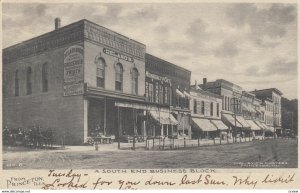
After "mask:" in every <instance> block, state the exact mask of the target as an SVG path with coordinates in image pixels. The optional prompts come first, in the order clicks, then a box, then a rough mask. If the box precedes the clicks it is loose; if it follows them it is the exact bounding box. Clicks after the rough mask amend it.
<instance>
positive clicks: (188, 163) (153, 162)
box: [3, 139, 298, 169]
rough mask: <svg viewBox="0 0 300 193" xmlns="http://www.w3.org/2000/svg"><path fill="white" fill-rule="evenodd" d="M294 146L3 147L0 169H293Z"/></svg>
mask: <svg viewBox="0 0 300 193" xmlns="http://www.w3.org/2000/svg"><path fill="white" fill-rule="evenodd" d="M297 147H298V144H297V139H267V140H263V141H252V142H245V143H237V144H228V145H227V144H224V145H215V146H202V147H193V148H188V149H178V150H164V151H147V150H141V149H137V150H136V151H133V150H110V149H106V150H101V147H100V149H99V151H95V148H94V147H92V146H73V147H72V148H71V149H68V148H66V149H65V150H32V151H28V150H26V151H24V150H23V151H21V150H20V151H16V150H14V149H13V148H11V149H9V148H6V149H4V151H3V169H71V168H72V169H111V168H115V169H118V168H120V169H133V168H135V169H150V168H241V167H249V168H257V167H259V168H270V167H279V168H296V167H297V165H298V163H297V159H298V153H297V152H298V151H297ZM255 163H256V165H255ZM257 164H258V165H257Z"/></svg>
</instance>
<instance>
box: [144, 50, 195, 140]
mask: <svg viewBox="0 0 300 193" xmlns="http://www.w3.org/2000/svg"><path fill="white" fill-rule="evenodd" d="M145 58H146V65H145V68H146V73H145V76H146V78H145V90H146V93H145V96H146V101H147V103H148V104H149V105H152V106H156V107H157V108H158V109H166V110H161V111H160V113H159V112H150V113H148V114H147V115H149V117H150V119H148V121H147V124H146V125H147V128H149V127H150V130H149V132H150V133H149V134H150V135H158V134H159V135H162V134H163V135H166V134H168V135H170V134H171V135H173V136H176V137H178V138H180V137H186V138H191V120H190V110H189V88H190V76H191V72H190V71H188V70H186V69H184V68H182V67H179V66H177V65H175V64H172V63H170V62H167V61H165V60H162V59H160V58H157V57H155V56H152V55H150V54H147V53H146V57H145ZM159 114H161V115H162V116H161V117H163V116H165V117H170V118H169V120H170V121H168V122H170V123H169V124H167V123H165V122H162V121H161V120H160V119H158V117H159V116H158V115H159ZM175 120H176V122H175ZM153 128H155V129H153ZM147 130H148V129H147ZM160 130H161V132H160Z"/></svg>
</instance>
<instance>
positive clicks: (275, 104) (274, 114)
mask: <svg viewBox="0 0 300 193" xmlns="http://www.w3.org/2000/svg"><path fill="white" fill-rule="evenodd" d="M277 104H278V103H277V102H275V103H274V106H273V127H274V134H273V138H274V139H275V134H276V125H275V124H276V115H277V114H278V113H277V112H275V109H276V107H277Z"/></svg>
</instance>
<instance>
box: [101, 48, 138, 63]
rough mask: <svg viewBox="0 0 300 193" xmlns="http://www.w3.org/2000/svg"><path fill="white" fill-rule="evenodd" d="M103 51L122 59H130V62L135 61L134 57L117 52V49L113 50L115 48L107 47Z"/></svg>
mask: <svg viewBox="0 0 300 193" xmlns="http://www.w3.org/2000/svg"><path fill="white" fill-rule="evenodd" d="M103 53H105V54H107V55H110V56H114V57H116V58H120V59H122V60H125V61H128V62H133V61H134V60H133V57H130V56H126V55H124V54H121V53H119V52H116V51H113V50H110V49H107V48H103Z"/></svg>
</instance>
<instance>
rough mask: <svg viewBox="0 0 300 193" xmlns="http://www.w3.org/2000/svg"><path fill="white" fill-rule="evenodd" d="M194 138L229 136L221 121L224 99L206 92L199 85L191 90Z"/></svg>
mask: <svg viewBox="0 0 300 193" xmlns="http://www.w3.org/2000/svg"><path fill="white" fill-rule="evenodd" d="M190 109H191V111H192V113H191V118H192V131H193V138H203V137H204V138H215V137H222V138H225V136H227V132H228V127H227V126H226V125H225V124H224V123H223V122H222V120H221V110H222V97H221V96H220V95H217V94H214V93H212V92H208V91H204V90H203V89H201V88H200V87H198V85H192V86H191V90H190Z"/></svg>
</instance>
